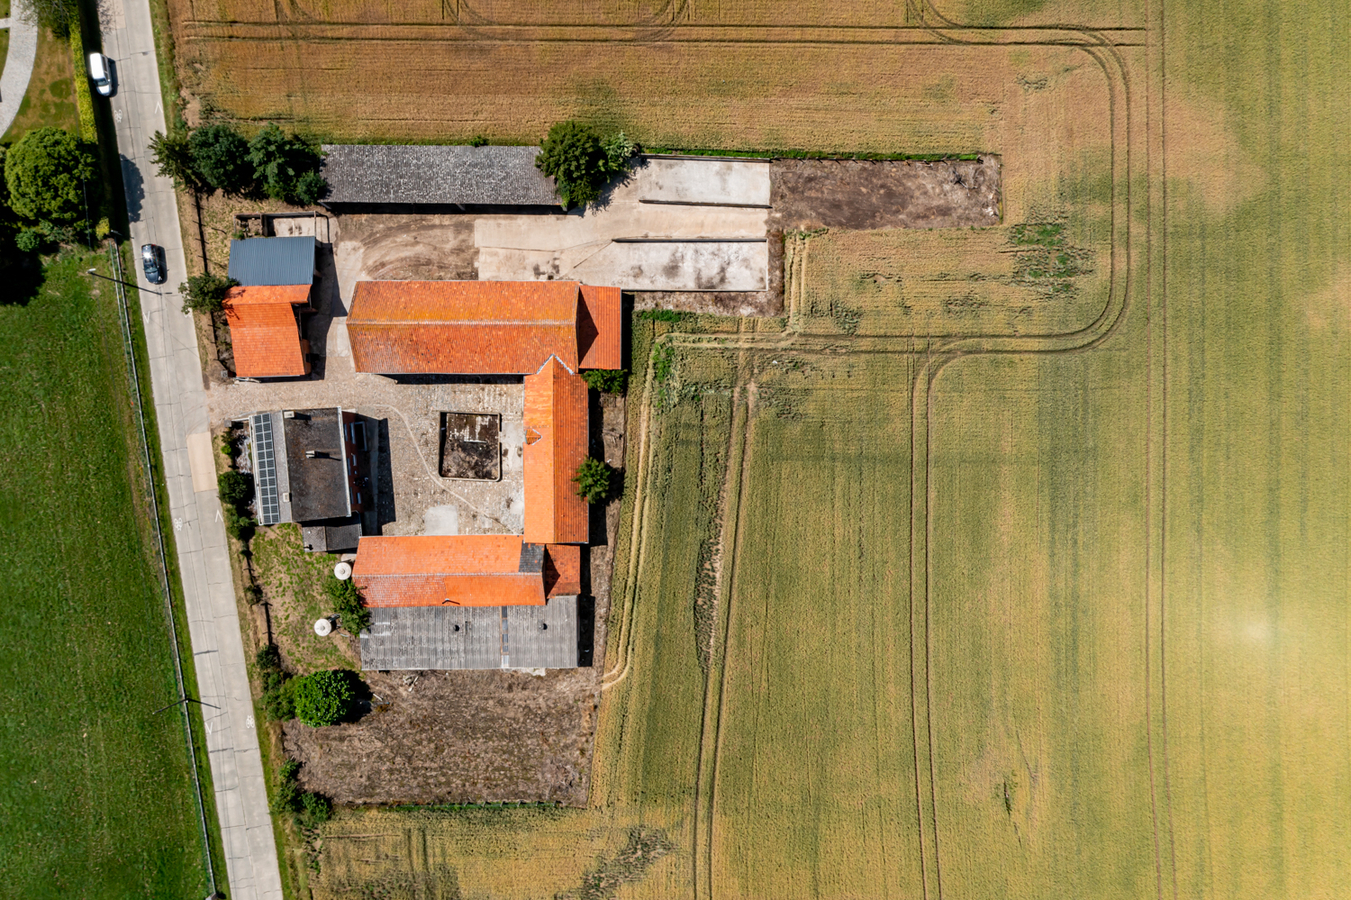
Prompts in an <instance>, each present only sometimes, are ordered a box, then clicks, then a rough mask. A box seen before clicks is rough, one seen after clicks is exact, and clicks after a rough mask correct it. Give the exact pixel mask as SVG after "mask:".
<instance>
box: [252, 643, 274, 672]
mask: <svg viewBox="0 0 1351 900" xmlns="http://www.w3.org/2000/svg"><path fill="white" fill-rule="evenodd" d="M253 664H254V665H255V666H257V667H258V671H260V672H280V671H281V651H280V650H279V649H277V645H276V644H268V645H267V646H266V647H260V648H258V652H257V653H255V654H254V656H253Z"/></svg>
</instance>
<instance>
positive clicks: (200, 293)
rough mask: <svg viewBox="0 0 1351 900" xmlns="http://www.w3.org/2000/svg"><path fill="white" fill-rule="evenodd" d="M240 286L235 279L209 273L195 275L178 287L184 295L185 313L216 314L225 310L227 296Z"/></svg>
mask: <svg viewBox="0 0 1351 900" xmlns="http://www.w3.org/2000/svg"><path fill="white" fill-rule="evenodd" d="M237 284H239V282H238V281H235V280H234V279H233V278H224V277H222V276H220V275H211V274H209V273H206V274H202V275H193V276H192V277H191V278H189V279H188V280H187V282H186V283H184V284H180V285H179V286H178V292H179V293H180V294H182V295H183V312H185V313H187V312H200V313H215V312H220V311H221V310H222V309H224V308H225V295H226V293H228V292H229V290H230V288H232V287H234V286H235V285H237Z"/></svg>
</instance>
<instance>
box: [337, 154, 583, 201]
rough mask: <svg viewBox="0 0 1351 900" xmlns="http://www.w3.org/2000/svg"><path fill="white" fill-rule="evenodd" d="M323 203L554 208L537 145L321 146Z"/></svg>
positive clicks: (550, 185)
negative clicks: (325, 185) (325, 189)
mask: <svg viewBox="0 0 1351 900" xmlns="http://www.w3.org/2000/svg"><path fill="white" fill-rule="evenodd" d="M324 154H325V155H324V165H323V175H324V180H326V181H327V182H328V190H329V193H328V196H327V197H326V198H325V201H324V202H325V203H400V204H414V203H416V204H451V203H460V204H477V205H491V206H557V205H558V197H557V195H556V194H555V193H554V180H553V179H552V178H549V177H546V176H545V175H544V174H543V173H542V172H540V170H539V169H536V168H535V157H536V156H538V155H539V148H538V147H426V146H384V145H375V144H325V145H324Z"/></svg>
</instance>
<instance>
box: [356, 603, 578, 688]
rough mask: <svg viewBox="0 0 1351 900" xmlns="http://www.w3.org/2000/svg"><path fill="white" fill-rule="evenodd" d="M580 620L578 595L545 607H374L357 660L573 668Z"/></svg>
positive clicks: (382, 665)
mask: <svg viewBox="0 0 1351 900" xmlns="http://www.w3.org/2000/svg"><path fill="white" fill-rule="evenodd" d="M580 619H581V617H580V615H579V613H578V603H577V597H576V595H568V596H562V597H554V598H551V599H550V600H549V602H548V603H546V604H544V605H543V606H459V607H451V606H402V607H398V606H396V607H381V608H376V609H372V610H371V624H370V628H368V629H367V630H365V631H363V632H361V667H362V668H363V669H368V670H369V669H376V670H390V669H537V668H538V669H574V668H576V667H577V663H578V661H579V660H580V657H581V653H580V648H579V641H578V638H579V637H580V631H581V627H580V626H581V621H580ZM588 637H589V635H588Z"/></svg>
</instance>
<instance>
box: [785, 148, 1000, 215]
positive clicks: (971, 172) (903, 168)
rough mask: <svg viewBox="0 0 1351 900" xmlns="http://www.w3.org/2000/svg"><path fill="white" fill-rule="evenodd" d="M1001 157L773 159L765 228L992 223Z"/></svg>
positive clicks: (997, 204) (997, 201)
mask: <svg viewBox="0 0 1351 900" xmlns="http://www.w3.org/2000/svg"><path fill="white" fill-rule="evenodd" d="M999 167H1000V160H999V157H997V156H992V155H986V156H982V157H981V158H980V159H979V160H943V161H940V162H919V161H915V160H904V161H896V160H877V161H874V160H861V159H779V160H775V161H774V166H773V168H772V170H771V175H770V178H771V185H772V188H771V191H772V193H771V197H772V199H771V202H772V203H773V205H774V210H773V212H772V213H771V214H770V228H772V229H777V230H779V231H812V230H815V229H818V228H847V229H853V230H857V231H864V230H871V229H877V228H967V227H981V226H989V225H998V224H999V220H1000V209H1001V196H1000V171H999Z"/></svg>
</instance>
